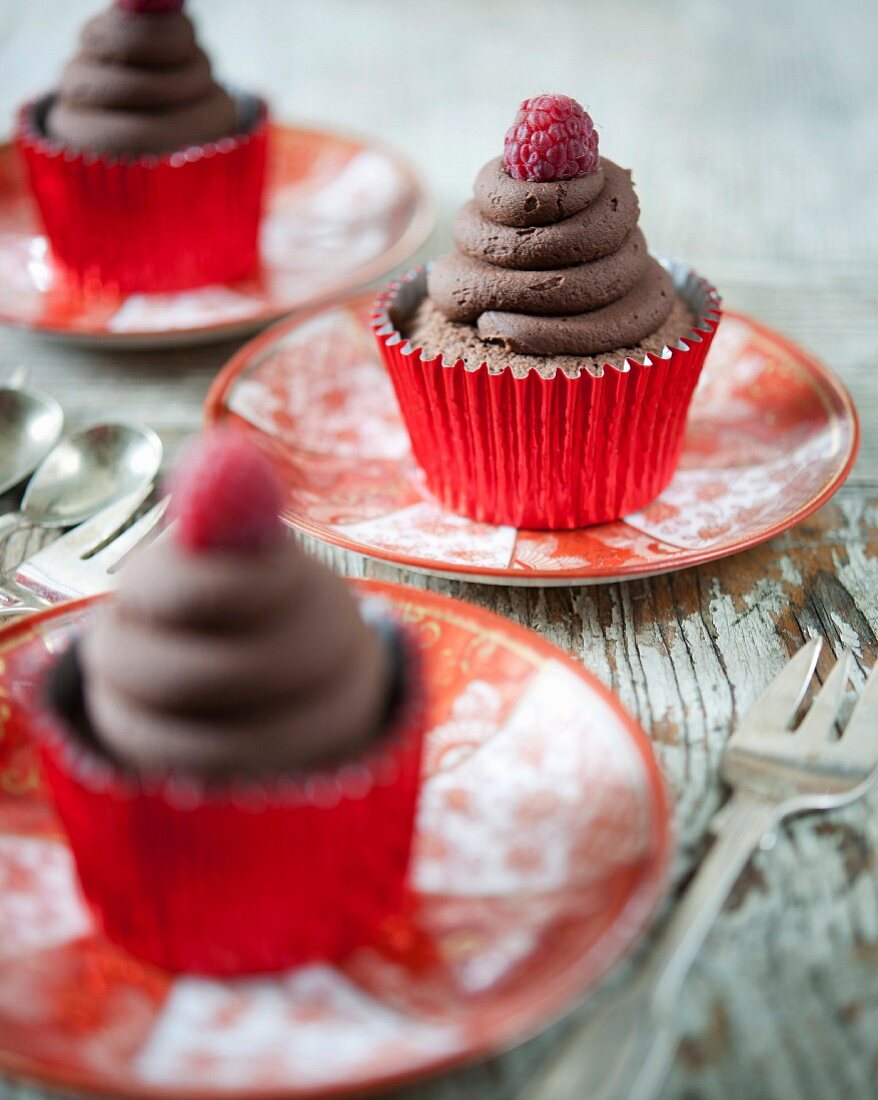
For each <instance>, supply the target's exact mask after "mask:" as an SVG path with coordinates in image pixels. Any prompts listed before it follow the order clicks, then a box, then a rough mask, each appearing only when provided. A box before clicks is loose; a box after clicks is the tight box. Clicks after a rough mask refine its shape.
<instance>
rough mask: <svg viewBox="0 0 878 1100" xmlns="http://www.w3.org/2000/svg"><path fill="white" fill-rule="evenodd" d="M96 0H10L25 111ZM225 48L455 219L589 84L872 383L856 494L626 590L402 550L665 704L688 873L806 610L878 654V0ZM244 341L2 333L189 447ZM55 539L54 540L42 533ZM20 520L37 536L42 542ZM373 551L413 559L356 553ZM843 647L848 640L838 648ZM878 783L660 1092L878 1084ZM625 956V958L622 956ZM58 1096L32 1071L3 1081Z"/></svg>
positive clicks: (214, 40) (365, 15)
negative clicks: (538, 584) (167, 345)
mask: <svg viewBox="0 0 878 1100" xmlns="http://www.w3.org/2000/svg"><path fill="white" fill-rule="evenodd" d="M99 6H100V4H95V3H93V2H92V0H79V2H77V3H75V4H73V3H70V2H69V0H28V2H27V3H21V2H15V0H0V76H2V79H0V117H2V118H4V119H7V120H11V117H12V112H13V108H14V106H15V104H16V103H17V102H19V101H20V100H22V99H24V98H25V97H26V96H27V95H28V94H30V93H33V92H36V91H39V90H41V89H43V88H45V87H47V86H49V85H50V84H51V82H52V80H53V78H54V76H55V74H56V72H57V70H58V67H59V65H60V64H61V62H62V61H63V59H64V58H65V57H66V56H68V55H69V54H70V53H71V51H72V48H73V43H74V40H75V33H76V29H77V27H78V26H79V24H80V23H81V22H82V20H83V17H84V15H85V14H87V13H88V12H89V11H91V10H93V9H95V8H96V7H99ZM190 6H191V8H192V10H193V11H194V13H195V14H196V15H197V16H198V17H199V18H200V22H201V29H202V36H203V39H204V40H205V42H206V43H207V44H208V46H209V48H210V49H211V50H212V52H213V56H214V58H215V59H216V62H217V66H218V68H219V70H220V71H221V72H223V73H227V74H230V75H233V76H234V78H235V80H236V81H238V82H239V83H241V84H243V85H250V86H254V87H257V88H261V89H263V90H264V91H266V92H267V93H268V94H269V95H270V97H271V98H272V100H273V101H274V104H275V106H276V109H277V113H278V114H279V115H280V116H281V117H287V118H300V119H301V118H305V119H310V120H323V121H325V122H328V123H331V124H333V125H335V126H340V127H347V128H353V129H360V130H365V131H369V132H372V133H375V134H376V135H380V136H381V137H383V138H385V139H386V140H388V141H391V142H393V143H395V144H396V145H398V146H400V147H401V148H403V149H405V150H407V151H408V153H409V154H410V155H411V156H412V157H413V158H414V160H415V161H416V162H417V163H418V164H419V165H420V166H421V167H422V169H423V170H424V172H425V173H426V175H427V177H428V179H430V180H431V181H432V183H433V186H434V188H435V190H436V192H437V194H438V197H439V199H440V201H441V208H442V217H441V220H440V226H439V229H438V230H437V234H436V236H435V238H434V240H433V242H431V246H430V248H428V249H425V250H424V254H425V255H426V254H428V253H429V252H430V251H431V250H435V249H436V248H438V247H442V246H443V245H444V244H445V242H446V241H447V239H448V224H449V221H450V217H451V215H452V214H453V211H454V209H455V208H456V206H457V205H458V204H459V203H460V202H461V201H462V200H463V199H464V197H465V195H466V193H467V191H468V189H469V187H470V185H471V182H472V178H473V176H474V174H475V172H476V170H477V168H478V167H479V166H480V165H481V164H482V162H483V161H484V160H485V159H486V158H487V157H488V156H489V155H491V154H493V153H494V151H495V150H496V149H497V148H498V142H499V141H500V138H501V135H502V133H503V131H504V129H505V126H506V125H507V122H508V120H509V117H510V115H511V114H512V112H513V110H514V108H515V106H516V104H517V102H518V101H519V100H520V99H522V98H523V97H524V96H526V95H531V94H534V93H535V92H537V91H540V90H558V91H565V92H568V93H570V94H573V95H575V96H577V97H578V98H580V99H581V100H582V101H583V102H585V103H586V104H588V105H589V106H590V108H591V110H592V113H593V115H594V117H595V118H596V119H597V120H598V121H599V123H600V124H601V141H602V149H603V150H604V151H606V152H607V153H608V154H609V155H611V156H612V157H613V158H614V159H616V160H618V161H620V162H621V163H623V164H630V165H631V166H632V167H633V168H634V169H635V178H636V181H637V184H638V190H639V194H640V199H641V205H642V207H643V211H644V213H643V220H642V224H643V226H644V229H645V231H646V234H647V238H648V240H649V241H650V243H651V244H652V246H653V247H656V248H658V249H659V250H660V251H662V252H666V253H668V254H671V255H675V256H679V257H681V258H685V259H687V260H689V261H691V262H692V263H694V264H695V265H696V266H698V267H699V268H701V269H702V270H703V271H704V272H705V273H706V274H709V275H710V277H711V278H712V279H713V280H714V281H715V282H716V283H717V284H718V285H719V287H720V289H721V291H722V292H723V295H724V298H725V300H726V303H727V304H728V305H729V306H731V307H734V308H736V309H739V310H743V311H745V312H749V313H751V314H753V315H754V316H755V317H757V318H758V319H759V320H761V321H764V322H765V323H767V324H768V325H771V326H773V327H775V328H777V329H779V330H781V331H782V332H785V333H786V334H787V335H789V336H790V337H792V338H793V339H795V340H797V341H799V342H800V343H802V344H803V345H804V346H805V347H807V348H809V349H810V350H812V351H814V352H816V353H817V354H818V355H820V356H821V357H823V358H824V359H825V360H826V361H827V362H828V363H829V364H830V365H831V366H832V367H833V368H834V369H835V370H836V371H837V372H838V373H839V375H840V376H841V377H842V378H843V379H844V381H845V382H846V384H847V385H848V387H849V388H850V390H851V392H852V394H853V396H854V398H855V400H856V402H857V404H858V406H859V409H860V413H861V417H862V423H863V429H864V432H863V447H862V451H861V455H860V459H859V461H858V463H857V465H856V468H855V470H854V472H853V474H852V475H851V477H850V479H849V481H848V483H847V484H846V485H845V487H844V488H843V489H842V490H841V492H840V493H839V494H838V495H837V497H836V498H835V499H834V500H833V501H832V502H831V503H829V504H828V505H826V506H825V507H824V508H823V509H821V510H820V511H819V512H818V513H816V514H815V515H813V516H812V517H811V518H809V519H808V520H806V521H805V522H803V523H801V524H800V525H799V526H798V527H796V528H795V529H793V530H792V531H790V532H789V533H787V534H786V535H783V536H781V537H780V538H777V539H774V540H773V541H772V542H769V543H767V544H766V545H764V546H762V547H760V548H757V549H755V550H752V551H750V552H748V553H744V554H741V555H739V556H737V557H733V558H730V559H728V560H726V561H723V562H719V563H714V564H711V565H708V566H705V567H703V568H698V569H690V570H686V571H684V572H681V573H677V574H673V575H669V576H664V577H660V578H657V579H655V580H647V581H635V582H631V583H627V584H612V585H607V586H605V587H600V588H556V589H518V590H515V589H506V588H491V587H483V586H479V585H465V584H453V583H449V582H444V581H441V580H433V579H428V578H423V577H420V576H416V575H410V574H408V575H404V576H402V579H403V580H405V581H406V582H407V583H411V584H413V585H417V586H424V587H428V588H431V589H436V590H438V591H442V592H450V593H451V594H453V595H455V596H458V597H461V598H463V599H466V600H471V601H474V602H476V603H479V604H483V605H485V606H487V607H490V608H492V609H493V610H495V611H497V612H499V613H500V614H503V615H507V616H509V617H510V618H511V619H513V620H514V621H516V622H519V623H524V624H526V625H527V626H530V627H532V628H534V629H535V630H537V631H539V632H540V633H542V634H543V635H545V636H546V637H548V638H549V639H551V640H552V641H553V642H555V643H556V644H557V645H558V646H560V647H561V648H562V649H564V650H566V651H568V652H569V653H571V654H573V655H574V656H575V657H576V658H577V659H580V660H581V661H582V662H583V663H584V664H586V665H587V666H588V667H589V668H590V669H592V670H593V671H594V672H595V673H596V674H597V675H598V676H599V677H600V678H601V679H602V680H604V681H605V682H606V683H607V684H609V685H610V686H611V687H612V689H613V690H614V691H616V692H617V693H618V694H619V696H620V698H621V699H622V701H623V702H624V703H625V704H626V706H628V707H629V708H630V709H631V711H632V712H633V713H634V714H635V715H637V717H638V718H639V719H640V721H641V722H642V724H643V725H644V727H645V728H646V729H647V730H649V731H651V733H652V736H653V738H654V741H655V746H656V751H657V753H658V755H659V757H660V760H661V763H662V765H663V767H664V769H665V773H666V775H667V777H668V779H669V782H670V784H671V787H672V789H673V792H674V795H675V797H676V814H677V827H678V831H679V837H680V841H681V848H680V855H679V859H678V861H677V867H676V877H675V882H676V885H677V887H678V888H679V887H682V885H683V884H684V883H685V880H686V878H687V876H688V874H689V873H690V872H691V871H692V869H693V867H694V865H695V863H696V861H697V860H698V859H699V857H700V856H701V854H702V853H703V852H704V851H705V849H706V845H707V843H708V840H707V834H706V826H707V823H708V820H709V818H710V816H711V814H712V812H713V811H714V810H715V808H716V807H717V805H718V803H719V800H720V798H721V791H720V787H719V784H718V781H717V774H716V770H717V763H718V760H719V756H720V752H721V749H722V746H723V743H724V741H725V739H726V737H727V735H728V733H729V730H730V728H731V726H732V724H733V723H734V721H735V719H736V717H737V716H738V715H739V714H741V712H742V711H743V710H744V709H746V707H747V705H748V704H749V702H750V701H751V700H752V699H753V698H754V697H755V695H756V694H757V693H758V691H759V690H760V689H761V688H762V687H763V686H764V685H765V683H766V681H767V680H768V679H769V678H770V677H771V676H772V675H773V674H774V673H775V672H776V671H777V670H778V669H779V668H780V667H781V666H782V664H783V663H784V661H785V660H786V659H787V657H788V655H789V654H790V653H792V652H793V650H795V649H796V648H797V647H798V646H799V645H801V643H802V640H803V639H804V638H806V637H808V636H809V635H815V634H816V635H820V636H822V637H823V638H825V639H826V641H827V642H828V649H829V650H830V651H833V650H834V651H838V650H839V648H840V647H841V646H842V645H847V646H850V647H852V649H853V651H854V653H855V655H856V662H857V669H858V670H857V673H856V678H857V679H858V681H861V680H862V673H863V670H865V669H867V668H868V667H869V666H870V665H871V664H872V662H874V661H875V660H876V659H878V637H876V635H878V434H876V430H875V429H876V423H878V366H876V363H878V312H876V306H878V215H876V204H875V199H874V194H875V185H874V179H875V175H876V173H878V148H876V140H875V117H876V116H875V112H876V107H878V66H876V64H875V61H874V42H875V39H876V35H878V9H876V8H875V7H874V6H872V5H869V4H868V3H865V2H864V3H861V4H858V3H854V2H850V0H840V2H837V3H835V4H832V5H829V4H826V3H825V2H823V0H775V2H774V3H772V4H764V3H762V2H761V0H743V2H738V3H735V4H723V3H720V2H719V0H717V2H711V0H677V2H675V3H672V4H670V3H669V4H658V3H653V2H652V0H599V2H592V3H589V4H580V3H578V2H577V0H556V2H555V3H554V4H552V5H545V4H538V3H527V2H522V0H483V2H467V0H446V2H445V3H443V4H433V3H431V2H430V0H407V2H406V0H372V2H371V3H369V4H366V3H363V2H362V0H359V2H358V0H321V2H320V3H319V4H312V3H307V2H305V0H301V2H300V0H248V3H247V4H246V5H245V4H242V3H241V2H240V0H192V3H191V5H190ZM235 346H236V345H235V344H222V345H214V346H211V347H204V348H198V349H195V350H187V351H176V352H152V353H135V354H125V353H120V352H96V351H88V350H84V349H82V348H75V347H70V346H65V345H64V344H61V343H53V342H50V341H48V340H44V339H37V338H34V337H31V336H29V335H26V334H22V333H19V332H12V331H0V369H2V368H12V367H14V366H16V365H17V364H19V363H23V364H26V365H27V366H28V368H29V369H30V376H31V379H32V381H33V383H34V384H35V385H37V386H40V387H42V388H45V389H47V390H49V391H51V392H53V393H54V394H55V395H56V396H57V397H58V398H59V399H60V400H61V401H62V403H63V405H64V407H65V409H66V412H67V414H68V422H69V424H70V425H71V426H80V425H84V424H86V423H88V422H90V421H93V420H95V419H97V418H99V417H101V416H108V415H118V414H120V413H124V415H125V416H128V417H137V418H140V419H142V420H144V421H146V422H148V423H149V424H151V425H152V426H153V427H154V428H155V429H156V430H158V431H159V432H160V434H161V435H162V438H163V440H164V442H165V444H166V447H167V449H168V452H169V453H171V454H172V453H173V451H174V449H175V447H176V446H177V444H178V443H179V441H180V440H181V439H182V438H183V437H184V436H185V435H186V434H187V433H190V432H192V431H194V430H196V429H197V428H198V426H199V419H200V406H201V401H202V398H203V395H204V392H205V390H206V388H207V386H208V383H209V382H210V379H211V378H212V376H213V375H214V373H215V372H216V370H217V369H218V368H219V367H220V366H221V365H222V364H223V363H224V362H225V361H226V359H228V357H229V355H230V354H231V353H232V351H233V350H234V348H235ZM36 541H37V540H35V539H33V538H32V539H31V543H30V545H32V546H35V545H36ZM20 548H21V547H20V546H18V547H13V549H20ZM335 561H336V563H337V565H338V567H339V568H340V569H341V570H343V571H344V572H346V573H349V574H352V575H368V576H380V577H387V578H389V579H395V580H398V579H400V574H399V573H398V572H396V571H395V570H392V569H389V568H386V567H382V566H380V565H377V564H370V563H367V562H363V561H362V560H359V559H357V558H354V557H345V556H344V555H342V554H340V553H339V554H338V555H336V556H335ZM828 660H829V658H828V657H824V659H823V662H822V663H821V666H820V667H821V670H823V671H825V669H826V667H827V663H828ZM876 809H878V795H876V796H873V797H872V798H870V799H867V800H865V801H863V802H861V803H859V804H858V805H855V806H853V807H851V808H850V809H848V810H846V811H844V812H838V813H833V814H831V815H829V816H825V817H822V818H819V819H818V818H814V817H811V818H807V817H806V818H802V819H800V820H798V821H796V822H794V823H793V824H792V825H791V826H790V827H789V828H787V829H784V831H783V833H782V835H781V837H780V840H779V842H778V844H777V846H776V847H775V849H774V850H773V851H771V852H770V853H764V854H760V855H759V856H758V857H757V858H756V859H754V861H753V862H752V864H751V865H750V867H749V868H748V869H747V871H746V872H745V874H744V875H743V876H742V878H741V880H740V881H739V883H738V886H737V888H736V890H735V892H734V895H733V897H732V899H731V900H730V902H729V904H728V905H727V906H726V909H725V911H724V913H723V916H722V918H721V920H720V922H719V924H718V926H717V928H716V929H715V931H714V932H713V934H712V935H711V937H710V941H709V943H708V945H707V946H706V948H705V950H704V951H703V953H702V954H701V956H700V958H699V960H698V963H697V965H696V967H695V970H694V972H693V973H692V975H691V978H690V980H689V981H688V983H687V985H686V988H685V993H684V995H683V997H682V998H681V1000H680V1017H681V1025H682V1029H683V1033H684V1035H683V1040H682V1044H681V1048H680V1053H679V1057H678V1059H677V1062H676V1065H675V1068H674V1071H673V1074H672V1077H671V1079H670V1080H669V1082H668V1085H667V1088H666V1091H665V1093H664V1095H665V1096H666V1097H668V1098H683V1097H687V1098H688V1097H705V1098H714V1097H716V1098H720V1097H722V1098H726V1097H738V1096H741V1097H748V1098H749V1097H771V1098H792V1097H795V1098H800V1097H813V1098H815V1100H826V1098H828V1097H833V1096H845V1097H848V1098H859V1097H863V1098H866V1097H871V1096H874V1095H875V1088H876V1081H878V860H876V856H878V815H876ZM616 980H618V978H617V979H616ZM564 1027H565V1024H563V1023H562V1024H561V1025H558V1026H557V1027H556V1028H554V1029H553V1030H551V1031H550V1032H549V1033H547V1034H545V1035H543V1036H541V1037H539V1038H538V1039H535V1040H533V1041H532V1042H530V1043H528V1044H526V1045H525V1046H523V1047H521V1048H519V1049H518V1050H516V1051H514V1052H512V1053H509V1054H507V1055H504V1056H501V1057H499V1058H497V1059H495V1060H494V1061H492V1062H490V1063H488V1064H486V1065H484V1066H481V1067H477V1068H475V1069H471V1070H467V1071H465V1072H462V1073H459V1074H457V1075H455V1076H452V1077H449V1078H446V1079H444V1080H441V1081H438V1082H436V1083H435V1084H431V1085H424V1086H422V1087H419V1088H418V1089H416V1090H412V1091H410V1092H409V1093H408V1094H406V1095H409V1096H415V1095H417V1096H418V1097H422V1098H424V1100H440V1098H441V1100H452V1098H454V1100H463V1098H465V1097H466V1098H469V1097H472V1098H475V1097H478V1098H479V1100H501V1098H507V1097H512V1096H514V1095H516V1094H517V1091H518V1090H519V1089H522V1088H525V1089H526V1083H527V1080H528V1077H529V1075H530V1074H531V1073H532V1072H533V1071H534V1070H535V1069H536V1067H537V1066H538V1065H539V1064H540V1063H541V1062H542V1061H543V1060H544V1059H546V1058H548V1057H550V1056H551V1053H552V1049H553V1045H554V1044H555V1043H556V1042H557V1039H558V1036H559V1035H560V1034H561V1032H562V1031H563V1029H564ZM38 1095H41V1094H40V1093H36V1092H33V1091H32V1090H29V1089H26V1088H23V1087H17V1086H15V1085H14V1084H12V1083H10V1084H9V1085H7V1086H5V1087H4V1086H3V1085H2V1084H0V1097H3V1098H11V1097H28V1098H32V1097H35V1096H38Z"/></svg>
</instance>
